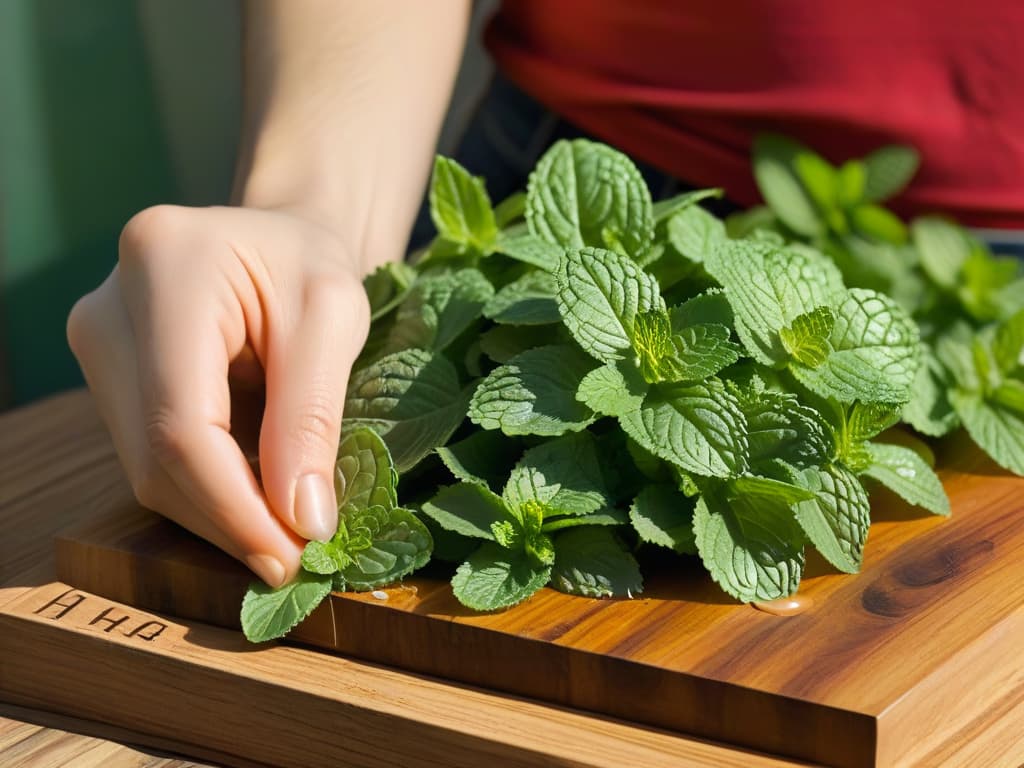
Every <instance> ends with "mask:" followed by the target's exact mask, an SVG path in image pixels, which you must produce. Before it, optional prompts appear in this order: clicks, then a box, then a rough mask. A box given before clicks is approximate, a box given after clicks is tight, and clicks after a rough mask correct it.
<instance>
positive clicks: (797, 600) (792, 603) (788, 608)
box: [751, 595, 814, 616]
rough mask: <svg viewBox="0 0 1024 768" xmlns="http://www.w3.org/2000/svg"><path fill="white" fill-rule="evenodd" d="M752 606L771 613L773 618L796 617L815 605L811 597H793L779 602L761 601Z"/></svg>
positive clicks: (781, 599) (784, 598)
mask: <svg viewBox="0 0 1024 768" xmlns="http://www.w3.org/2000/svg"><path fill="white" fill-rule="evenodd" d="M751 605H752V606H754V607H755V608H757V610H759V611H764V612H765V613H770V614H772V615H773V616H796V615H797V614H798V613H803V612H804V611H806V610H807V609H808V608H810V607H811V606H812V605H814V602H813V601H812V600H811V598H809V597H804V596H803V595H793V596H792V597H783V598H780V599H778V600H761V601H759V602H756V603H751Z"/></svg>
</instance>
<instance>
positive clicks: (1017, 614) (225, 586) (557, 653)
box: [57, 439, 1024, 767]
mask: <svg viewBox="0 0 1024 768" xmlns="http://www.w3.org/2000/svg"><path fill="white" fill-rule="evenodd" d="M953 448H954V450H951V451H947V453H948V454H950V455H947V456H944V457H943V458H944V461H943V465H944V466H945V467H946V469H944V470H943V471H942V473H941V474H942V477H943V481H944V483H945V485H946V488H947V490H948V492H949V495H950V498H951V501H952V506H953V510H954V512H953V517H952V518H950V519H948V520H944V519H940V518H935V517H931V516H927V515H924V514H921V515H919V514H918V513H917V512H916V511H914V510H910V509H908V508H907V507H906V506H905V505H903V504H902V503H900V502H899V501H898V500H896V499H895V498H893V497H891V496H889V495H884V494H878V495H877V496H876V498H875V499H874V500H873V502H874V504H873V518H874V519H875V520H876V522H875V524H874V525H873V526H872V528H871V534H870V537H869V539H868V545H867V554H866V558H865V564H864V568H863V571H862V572H861V573H860V574H859V575H857V576H844V575H840V574H836V573H834V572H831V571H830V570H829V569H828V567H827V566H825V565H824V564H823V563H821V562H820V561H816V560H811V562H810V563H809V567H808V573H807V576H806V577H805V580H804V583H803V585H802V586H801V592H800V597H801V599H803V600H805V601H806V602H807V604H808V607H807V608H806V609H805V610H804V611H803V612H801V613H798V614H796V615H792V616H777V615H772V614H769V613H765V612H762V611H759V610H756V609H754V608H753V607H751V606H747V605H738V604H736V603H734V602H731V601H730V600H729V599H728V598H727V597H726V596H724V595H723V594H722V593H721V592H720V591H719V590H718V588H717V587H716V586H715V585H713V584H712V583H711V582H710V579H709V578H708V577H707V576H706V575H705V574H704V573H703V572H702V571H701V570H700V569H699V568H698V567H696V566H695V565H694V564H693V563H689V564H688V563H686V561H684V560H676V559H666V560H665V561H663V562H659V563H657V564H656V566H655V568H654V569H653V573H649V574H648V579H647V586H646V589H645V591H644V592H643V594H642V595H640V596H639V597H637V598H636V599H632V600H593V599H585V598H579V597H572V596H567V595H563V594H560V593H558V592H554V591H551V590H543V591H542V592H541V593H539V594H538V595H536V596H535V597H533V598H531V599H530V600H529V601H528V602H526V603H525V604H523V605H521V606H518V607H516V608H514V609H511V610H508V611H505V612H501V613H494V614H487V615H480V614H473V613H471V612H469V611H467V610H465V609H463V608H461V607H460V606H459V604H458V603H457V602H456V601H455V600H454V598H453V597H452V595H451V592H450V589H449V588H448V586H447V583H446V581H445V579H444V574H443V573H433V574H431V573H428V574H427V575H424V576H420V577H417V578H411V579H408V580H407V581H406V582H405V583H404V584H403V585H401V586H398V587H395V588H392V589H388V590H385V591H384V593H385V594H386V599H381V598H382V596H381V594H380V593H378V595H377V596H376V597H375V596H374V595H371V594H335V595H332V596H331V597H330V599H329V600H327V601H325V602H324V603H323V604H322V605H321V607H320V608H319V609H318V610H317V611H316V612H314V614H313V615H312V616H310V618H309V619H308V620H307V621H306V622H304V623H303V624H302V625H301V626H300V627H298V628H297V629H296V630H295V631H294V632H293V633H292V635H291V639H292V640H294V641H297V642H300V643H303V644H306V645H309V646H315V647H317V648H322V649H326V650H329V651H332V652H337V653H341V654H345V655H350V656H354V657H358V658H362V659H367V660H371V661H375V662H379V663H382V664H386V665H390V666H396V667H400V668H404V669H408V670H413V671H416V672H422V673H425V674H429V675H435V676H439V677H442V678H447V679H450V680H456V681H461V682H466V683H471V684H474V685H479V686H483V687H487V688H491V689H494V690H498V691H503V692H508V693H512V694H518V695H522V696H527V697H532V698H535V699H541V700H545V701H549V702H555V703H558V704H563V705H567V706H570V707H574V708H580V709H585V710H590V711H593V712H597V713H601V714H605V715H610V716H613V717H617V718H623V719H627V720H631V721H634V722H638V723H643V724H648V725H652V726H658V727H663V728H668V729H673V730H678V731H682V732H685V733H688V734H695V735H698V736H701V737H705V738H709V739H714V740H717V741H722V742H726V743H729V744H734V745H738V746H743V747H749V748H753V749H758V750H763V751H766V752H771V753H774V754H780V755H788V756H793V757H797V758H801V759H805V760H810V761H813V762H819V763H826V764H829V765H837V766H850V767H860V766H875V765H884V766H888V765H911V764H918V763H920V762H921V761H922V760H924V761H925V762H927V761H928V760H929V759H930V758H929V757H928V756H934V755H936V754H954V753H955V752H956V745H958V744H964V743H967V742H968V741H971V742H972V743H973V747H974V752H975V753H976V754H977V753H978V750H981V752H980V753H981V754H984V739H985V738H987V737H986V733H988V732H989V730H987V728H988V726H989V725H990V724H991V723H993V722H996V721H998V722H999V723H1000V731H1001V732H1003V733H1004V734H1005V732H1007V731H1006V728H1010V732H1012V731H1013V730H1014V729H1015V728H1016V729H1017V730H1018V731H1019V732H1024V652H1022V650H1021V649H1022V648H1024V480H1022V479H1020V478H1015V477H1011V476H1009V475H1007V474H1006V473H1003V472H1002V471H1000V470H998V468H996V467H995V466H994V465H992V464H991V463H990V462H989V461H988V460H987V459H985V458H983V457H982V456H981V455H980V454H979V453H978V451H977V450H976V449H975V448H973V446H970V445H969V444H968V442H967V441H966V439H963V440H962V441H960V443H959V444H958V446H953ZM90 517H91V522H89V523H88V524H87V525H85V526H82V527H78V528H76V529H74V530H72V531H69V532H66V533H64V534H62V535H61V536H59V538H58V540H57V575H58V577H59V579H61V580H62V581H64V582H66V583H68V584H70V585H73V586H75V587H78V588H80V589H83V590H87V591H88V592H91V593H94V594H97V595H100V596H103V597H106V598H109V599H112V600H117V601H119V602H122V603H128V604H131V605H135V606H137V607H139V608H142V609H145V610H151V611H155V612H157V613H165V614H171V615H175V616H180V617H183V618H186V619H198V620H201V621H204V622H207V623H211V624H217V625H221V626H225V627H236V626H237V625H238V609H239V605H240V601H241V597H242V594H243V592H244V589H245V586H246V584H247V583H248V581H249V578H250V577H249V575H248V573H247V572H246V571H245V570H244V569H243V568H242V567H241V566H239V565H237V564H236V563H235V562H234V561H232V560H231V559H229V558H227V557H226V556H224V555H222V554H221V553H220V552H218V551H216V550H215V549H214V548H212V547H210V546H208V545H207V544H205V542H202V541H200V540H198V539H196V538H194V537H192V536H190V535H188V534H187V533H186V532H184V531H182V530H180V529H178V528H176V527H175V526H173V525H171V524H170V523H167V522H165V521H163V520H161V519H160V518H158V517H157V516H155V515H153V514H152V513H149V512H147V511H145V510H142V509H140V508H138V507H137V506H136V505H134V504H133V503H131V502H129V501H127V500H125V501H123V502H121V503H117V504H113V505H112V504H111V503H110V500H109V498H108V499H106V500H105V501H103V502H102V506H101V507H99V508H97V509H96V510H95V514H94V515H91V516H90ZM108 619H110V620H109V622H108V623H109V626H110V631H111V632H119V631H120V632H129V631H131V629H132V628H130V627H121V626H118V625H116V624H114V623H113V622H114V620H115V619H113V618H112V617H108ZM104 626H107V625H104ZM1008 723H1009V725H1008ZM979 745H980V746H979ZM1007 759H1011V760H1012V762H1010V763H1006V764H1007V765H1009V764H1016V763H1019V762H1021V761H1024V745H1022V746H1021V747H1020V754H1019V755H1012V756H1010V757H1009V758H1007ZM943 764H950V765H951V764H954V762H953V761H949V762H946V761H944V762H943Z"/></svg>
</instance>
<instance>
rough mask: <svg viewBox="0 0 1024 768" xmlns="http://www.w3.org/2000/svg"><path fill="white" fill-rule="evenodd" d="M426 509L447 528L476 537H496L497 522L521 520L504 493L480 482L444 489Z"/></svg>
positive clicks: (427, 504) (426, 504)
mask: <svg viewBox="0 0 1024 768" xmlns="http://www.w3.org/2000/svg"><path fill="white" fill-rule="evenodd" d="M422 509H423V514H425V515H427V516H428V517H430V518H431V519H432V520H434V521H435V522H436V523H437V524H438V525H440V526H441V527H442V528H444V529H445V530H447V531H454V532H455V533H458V534H460V535H462V536H470V537H472V538H475V539H490V540H493V539H494V530H493V526H494V524H495V523H502V522H505V521H513V522H518V519H517V518H516V516H515V515H513V514H512V513H511V512H509V510H508V509H506V507H505V502H504V501H503V500H502V498H501V497H500V496H498V495H497V494H495V493H492V492H491V491H489V490H488V489H487V488H485V487H484V486H482V485H479V484H477V483H457V484H455V485H449V486H447V487H445V488H442V489H441V490H440V491H438V492H437V494H436V495H435V496H434V498H432V499H431V500H430V501H428V502H425V503H424V504H423V507H422Z"/></svg>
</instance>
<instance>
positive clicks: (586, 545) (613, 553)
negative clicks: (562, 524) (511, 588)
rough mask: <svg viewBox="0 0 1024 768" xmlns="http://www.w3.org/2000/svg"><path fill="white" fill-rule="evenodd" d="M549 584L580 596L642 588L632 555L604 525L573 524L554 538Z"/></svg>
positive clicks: (637, 591) (618, 594)
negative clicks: (553, 560) (579, 525)
mask: <svg viewBox="0 0 1024 768" xmlns="http://www.w3.org/2000/svg"><path fill="white" fill-rule="evenodd" d="M551 586H553V587H554V588H555V589H557V590H559V591H560V592H566V593H568V594H570V595H583V596H584V597H632V596H633V595H638V594H640V592H642V591H643V577H642V576H641V575H640V566H639V565H637V562H636V559H634V557H633V556H632V555H631V554H629V552H626V551H625V550H624V549H623V548H622V545H621V544H620V543H619V541H618V539H617V538H616V537H615V534H614V533H612V532H611V531H610V530H609V529H607V528H598V527H592V526H591V527H586V528H573V529H572V530H570V531H566V532H565V533H562V534H560V535H559V536H558V538H556V539H555V567H554V569H553V570H552V572H551Z"/></svg>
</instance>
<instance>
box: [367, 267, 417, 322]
mask: <svg viewBox="0 0 1024 768" xmlns="http://www.w3.org/2000/svg"><path fill="white" fill-rule="evenodd" d="M415 280H416V270H415V269H413V268H412V267H410V266H409V265H408V264H406V263H404V262H401V261H389V262H387V263H385V264H382V265H381V266H379V267H377V269H375V270H374V271H373V272H372V273H370V274H369V275H367V276H366V277H365V278H364V279H363V287H364V288H365V289H366V297H367V298H368V299H369V300H370V319H371V320H372V321H374V322H375V321H377V320H380V319H381V318H382V317H384V316H385V315H387V314H388V313H389V312H390V311H391V310H393V309H394V308H395V307H397V306H398V305H399V304H401V303H402V301H403V300H404V299H405V297H406V296H407V295H408V293H409V290H410V289H411V288H412V284H413V282H414V281H415Z"/></svg>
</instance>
